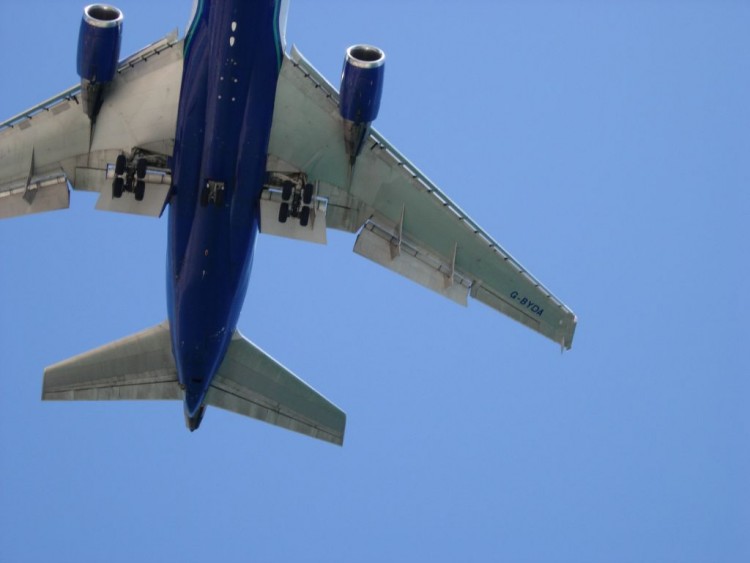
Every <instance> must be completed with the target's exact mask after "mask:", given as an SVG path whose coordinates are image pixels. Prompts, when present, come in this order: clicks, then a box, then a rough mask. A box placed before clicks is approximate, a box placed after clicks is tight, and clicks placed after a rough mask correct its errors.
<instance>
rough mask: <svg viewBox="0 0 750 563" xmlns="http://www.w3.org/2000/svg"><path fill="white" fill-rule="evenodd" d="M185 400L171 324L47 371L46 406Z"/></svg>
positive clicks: (80, 356)
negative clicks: (175, 360)
mask: <svg viewBox="0 0 750 563" xmlns="http://www.w3.org/2000/svg"><path fill="white" fill-rule="evenodd" d="M182 398H183V393H182V390H181V389H180V386H179V384H178V382H177V370H176V369H175V364H174V360H173V359H172V349H171V345H170V342H169V325H168V324H167V323H162V324H160V325H158V326H155V327H153V328H149V329H146V330H144V331H141V332H139V333H137V334H134V335H132V336H128V337H126V338H123V339H121V340H118V341H116V342H112V343H111V344H107V345H105V346H102V347H101V348H97V349H96V350H92V351H90V352H86V353H84V354H81V355H79V356H76V357H74V358H70V359H69V360H65V361H64V362H60V363H58V364H55V365H53V366H50V367H48V368H47V369H45V370H44V386H43V390H42V399H44V400H47V401H55V400H56V401H101V400H117V399H122V400H136V399H157V400H158V399H161V400H166V399H177V400H181V399H182Z"/></svg>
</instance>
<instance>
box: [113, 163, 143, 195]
mask: <svg viewBox="0 0 750 563" xmlns="http://www.w3.org/2000/svg"><path fill="white" fill-rule="evenodd" d="M147 168H148V161H147V160H146V158H145V157H142V156H141V157H136V158H133V159H132V160H131V161H130V162H128V159H127V157H126V156H125V155H124V154H120V155H118V156H117V160H116V161H115V177H114V179H113V180H112V197H113V198H114V199H119V198H121V197H122V194H123V193H124V192H130V193H132V194H133V195H135V200H136V201H143V197H144V196H145V194H146V169H147Z"/></svg>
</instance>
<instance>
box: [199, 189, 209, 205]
mask: <svg viewBox="0 0 750 563" xmlns="http://www.w3.org/2000/svg"><path fill="white" fill-rule="evenodd" d="M207 205H208V186H205V187H204V188H203V189H202V190H201V207H206V206H207Z"/></svg>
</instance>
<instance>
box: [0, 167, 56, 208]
mask: <svg viewBox="0 0 750 563" xmlns="http://www.w3.org/2000/svg"><path fill="white" fill-rule="evenodd" d="M68 207H70V190H68V182H67V179H66V177H65V174H62V173H60V174H57V175H52V176H46V177H42V178H32V179H30V180H29V181H28V182H19V183H18V185H17V187H16V188H10V189H8V190H7V191H4V192H0V219H7V218H9V217H17V216H20V215H29V214H31V213H41V212H43V211H55V210H57V209H67V208H68Z"/></svg>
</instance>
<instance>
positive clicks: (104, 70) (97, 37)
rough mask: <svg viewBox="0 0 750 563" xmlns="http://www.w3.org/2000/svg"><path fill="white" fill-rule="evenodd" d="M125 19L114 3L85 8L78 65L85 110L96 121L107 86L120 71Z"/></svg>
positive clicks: (79, 38)
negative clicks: (118, 70) (119, 62)
mask: <svg viewBox="0 0 750 563" xmlns="http://www.w3.org/2000/svg"><path fill="white" fill-rule="evenodd" d="M122 20H123V15H122V12H121V11H120V10H118V9H117V8H115V7H114V6H107V5H106V4H91V5H89V6H86V7H85V8H84V9H83V19H82V20H81V29H80V32H79V34H78V57H77V65H76V66H77V69H78V76H80V77H81V97H82V102H83V111H84V112H86V115H88V116H89V117H90V118H91V119H92V120H94V119H95V118H96V115H97V114H98V113H99V108H101V105H102V101H103V95H104V87H105V86H106V84H108V83H109V82H111V81H112V79H113V78H114V77H115V72H116V71H117V63H118V61H119V60H120V42H121V38H122Z"/></svg>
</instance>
